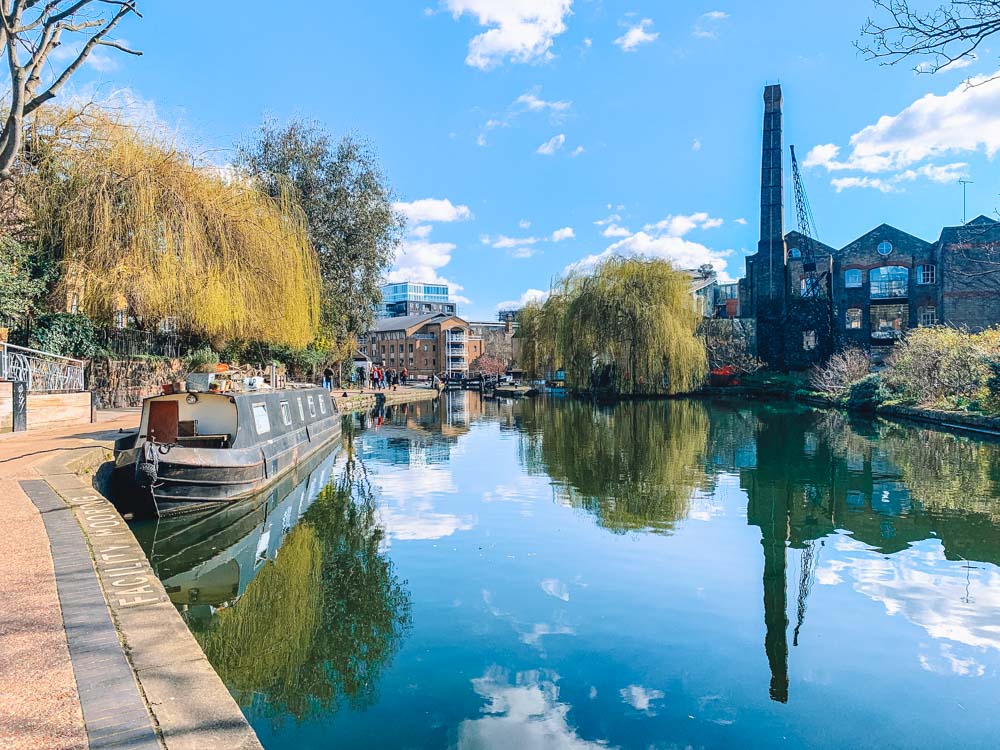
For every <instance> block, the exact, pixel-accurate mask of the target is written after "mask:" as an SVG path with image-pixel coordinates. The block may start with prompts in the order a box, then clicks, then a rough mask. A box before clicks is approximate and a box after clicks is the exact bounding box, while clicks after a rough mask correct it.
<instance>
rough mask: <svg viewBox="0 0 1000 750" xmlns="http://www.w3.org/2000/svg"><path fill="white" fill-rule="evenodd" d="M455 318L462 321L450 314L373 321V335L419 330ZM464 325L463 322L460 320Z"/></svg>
mask: <svg viewBox="0 0 1000 750" xmlns="http://www.w3.org/2000/svg"><path fill="white" fill-rule="evenodd" d="M451 318H455V319H456V320H462V319H461V318H459V317H458V316H457V315H452V314H450V313H423V314H421V315H403V316H400V317H398V318H380V319H379V320H376V321H375V328H374V329H372V332H373V333H384V332H386V331H408V330H410V329H411V328H419V327H420V326H423V325H426V324H427V323H431V322H437V321H444V320H449V319H451ZM462 322H463V323H465V321H464V320H462Z"/></svg>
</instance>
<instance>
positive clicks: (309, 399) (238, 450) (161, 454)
mask: <svg viewBox="0 0 1000 750" xmlns="http://www.w3.org/2000/svg"><path fill="white" fill-rule="evenodd" d="M340 429H341V427H340V413H339V412H338V411H337V407H336V406H335V405H334V403H333V400H332V399H331V398H330V392H329V391H327V390H326V389H323V388H316V387H309V388H285V389H276V390H259V391H242V392H231V393H213V392H207V393H176V394H170V395H164V396H154V397H152V398H147V399H146V400H145V401H143V407H142V418H141V420H140V422H139V430H138V431H137V432H136V433H134V434H133V435H130V436H128V437H126V438H123V439H121V440H119V441H118V443H117V444H116V446H115V448H116V456H115V469H114V473H113V474H112V489H113V491H114V494H115V497H116V500H117V501H118V502H119V504H122V503H126V504H128V505H129V506H131V508H133V509H135V508H137V506H141V505H143V504H145V505H146V506H147V507H148V505H149V501H150V500H151V501H152V505H153V507H154V508H155V512H156V514H157V515H158V516H161V517H162V516H169V515H175V514H178V513H187V512H192V511H196V510H203V509H205V508H207V507H212V506H215V505H218V504H220V503H231V502H235V501H237V500H242V499H244V498H247V497H250V496H252V495H255V494H257V493H259V492H262V491H264V490H266V489H267V488H268V487H269V486H271V485H272V484H274V483H275V482H277V481H278V480H279V479H280V478H281V477H282V476H284V475H285V474H286V473H287V472H289V471H290V470H292V469H293V468H294V467H295V466H296V465H297V464H299V463H300V462H302V461H305V460H307V459H308V458H309V457H310V456H312V455H314V454H315V453H316V452H317V451H320V450H321V449H323V448H324V447H326V446H327V445H328V444H330V442H331V441H334V440H337V439H339V438H340ZM138 509H140V510H141V507H139V508H138Z"/></svg>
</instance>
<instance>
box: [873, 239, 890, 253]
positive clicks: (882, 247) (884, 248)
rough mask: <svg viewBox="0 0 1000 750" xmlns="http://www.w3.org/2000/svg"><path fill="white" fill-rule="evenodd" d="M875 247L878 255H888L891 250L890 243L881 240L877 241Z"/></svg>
mask: <svg viewBox="0 0 1000 750" xmlns="http://www.w3.org/2000/svg"><path fill="white" fill-rule="evenodd" d="M875 249H876V250H878V254H879V255H888V254H889V253H891V252H892V243H891V242H887V241H886V240H883V241H882V242H880V243H878V247H877V248H875Z"/></svg>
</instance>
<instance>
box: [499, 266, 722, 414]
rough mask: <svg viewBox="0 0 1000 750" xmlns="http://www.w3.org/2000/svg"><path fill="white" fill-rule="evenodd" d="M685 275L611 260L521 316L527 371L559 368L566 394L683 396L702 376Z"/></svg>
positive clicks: (702, 362) (569, 280) (575, 278)
mask: <svg viewBox="0 0 1000 750" xmlns="http://www.w3.org/2000/svg"><path fill="white" fill-rule="evenodd" d="M700 320H701V316H700V315H699V314H698V313H697V312H696V310H695V306H694V303H693V302H692V299H691V292H690V276H689V275H688V274H686V273H683V272H681V271H677V270H675V269H674V268H673V267H672V266H671V265H670V264H669V263H667V262H666V261H662V260H646V259H642V258H623V257H620V256H612V257H610V258H608V259H607V260H605V261H604V262H602V263H601V264H600V265H598V266H597V267H596V268H595V269H594V271H593V273H591V274H579V275H570V276H568V277H567V278H565V279H563V281H562V282H561V284H560V285H559V287H558V288H557V290H556V291H555V292H554V293H553V294H551V295H550V296H549V298H548V299H547V300H546V301H545V303H544V304H543V305H540V306H531V305H529V306H527V307H526V308H525V309H524V310H522V311H521V318H520V329H519V331H518V336H519V337H521V338H522V347H521V351H522V358H523V359H524V366H525V369H526V370H528V371H529V372H531V373H532V374H536V375H537V374H539V373H542V372H545V371H547V370H550V369H556V368H559V367H561V368H562V369H563V370H565V372H566V383H567V385H568V386H569V387H570V388H571V389H572V390H577V391H588V392H606V393H610V394H613V395H624V396H638V395H657V394H668V393H683V392H685V391H689V390H691V389H692V388H694V387H695V386H696V385H697V384H699V383H700V382H701V381H702V379H703V378H704V377H705V372H706V369H707V365H706V358H705V347H704V345H703V344H702V342H701V340H700V339H698V338H697V337H696V336H695V331H696V329H697V327H698V322H699V321H700Z"/></svg>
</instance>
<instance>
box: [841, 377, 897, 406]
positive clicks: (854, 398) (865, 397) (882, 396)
mask: <svg viewBox="0 0 1000 750" xmlns="http://www.w3.org/2000/svg"><path fill="white" fill-rule="evenodd" d="M887 396H888V392H887V390H886V387H885V385H884V384H883V383H882V378H881V376H880V375H877V374H872V375H865V376H864V377H863V378H861V379H860V380H858V381H855V382H854V383H853V384H852V385H851V387H850V389H849V390H848V395H847V407H848V408H849V409H854V410H855V411H861V412H874V411H875V409H876V408H878V406H879V405H880V404H882V403H883V402H884V401H885V400H886V397H887Z"/></svg>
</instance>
